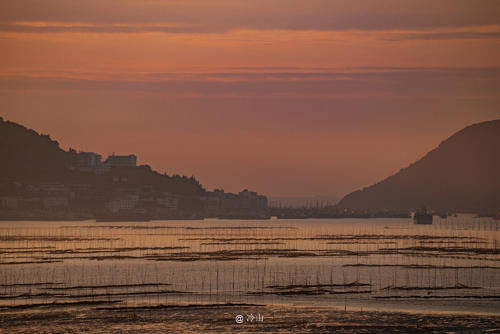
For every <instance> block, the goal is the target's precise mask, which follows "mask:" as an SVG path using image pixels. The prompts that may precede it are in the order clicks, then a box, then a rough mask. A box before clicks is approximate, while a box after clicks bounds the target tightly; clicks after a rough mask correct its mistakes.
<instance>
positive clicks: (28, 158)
mask: <svg viewBox="0 0 500 334" xmlns="http://www.w3.org/2000/svg"><path fill="white" fill-rule="evenodd" d="M0 156H1V157H2V163H1V164H0V181H3V183H4V185H6V187H8V185H9V184H11V183H12V182H18V183H22V184H43V183H62V184H86V185H91V186H95V187H97V188H98V189H97V190H99V191H106V189H105V188H111V187H112V184H113V181H114V180H116V177H120V178H122V179H123V178H125V179H126V180H127V186H129V187H132V186H137V185H143V186H150V187H153V188H155V189H156V190H158V191H164V192H170V193H172V194H178V195H184V196H199V195H200V194H201V193H203V192H204V191H205V190H204V189H203V187H202V186H201V185H200V184H199V183H198V181H197V180H196V179H195V178H193V177H190V178H188V177H185V176H179V175H174V176H169V175H164V174H159V173H157V172H155V171H153V170H152V169H151V168H150V167H149V166H147V165H145V166H139V167H136V168H120V169H115V170H113V169H112V170H111V171H110V172H109V173H106V174H102V175H99V174H94V173H85V172H81V171H79V170H78V169H77V168H75V166H76V165H77V160H78V153H77V152H76V151H74V150H72V149H70V150H69V151H65V150H63V149H61V148H60V147H59V143H58V142H57V141H55V140H52V139H51V138H50V136H49V135H43V134H39V133H37V132H36V131H34V130H31V129H27V128H26V127H24V126H22V125H19V124H16V123H14V122H9V121H4V120H3V119H2V118H1V117H0ZM6 187H3V190H0V194H1V193H2V192H6V191H9V190H7V189H5V188H6Z"/></svg>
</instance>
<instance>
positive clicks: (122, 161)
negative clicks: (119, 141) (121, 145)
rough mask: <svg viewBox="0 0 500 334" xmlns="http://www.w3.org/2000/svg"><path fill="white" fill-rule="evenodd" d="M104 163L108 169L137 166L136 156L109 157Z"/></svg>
mask: <svg viewBox="0 0 500 334" xmlns="http://www.w3.org/2000/svg"><path fill="white" fill-rule="evenodd" d="M106 163H107V164H108V165H109V166H110V167H136V166H137V156H135V155H134V154H129V155H114V154H113V155H110V156H109V157H108V159H106Z"/></svg>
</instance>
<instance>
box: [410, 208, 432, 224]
mask: <svg viewBox="0 0 500 334" xmlns="http://www.w3.org/2000/svg"><path fill="white" fill-rule="evenodd" d="M413 223H415V224H423V225H431V224H432V214H430V213H428V212H427V209H425V208H423V209H421V210H419V211H417V212H415V214H414V215H413Z"/></svg>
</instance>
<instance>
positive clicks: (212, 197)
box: [0, 152, 267, 220]
mask: <svg viewBox="0 0 500 334" xmlns="http://www.w3.org/2000/svg"><path fill="white" fill-rule="evenodd" d="M75 161H76V163H75V165H74V166H73V169H77V170H79V171H80V172H83V173H92V174H99V175H103V177H106V175H104V174H107V173H109V172H111V171H112V170H113V171H114V172H113V173H112V174H111V176H110V177H109V180H111V182H112V186H108V187H104V186H103V187H101V186H100V185H97V186H96V185H93V184H85V183H82V182H80V183H75V184H54V183H52V184H39V185H31V184H30V185H26V184H20V183H15V184H16V185H15V187H16V190H15V191H13V192H12V194H9V195H8V196H5V195H3V196H2V195H0V218H4V219H5V218H7V219H9V218H11V219H24V218H28V219H30V218H31V219H37V218H41V219H42V218H51V219H92V218H97V219H100V218H102V219H110V220H113V219H130V218H133V219H169V218H185V217H189V218H201V217H221V218H226V217H227V218H247V217H262V216H264V215H265V211H266V209H267V198H266V197H265V196H263V195H259V194H257V193H256V192H251V191H248V190H246V189H245V190H243V191H241V192H240V193H238V194H233V193H226V192H224V190H219V189H216V190H215V191H213V192H210V191H203V192H202V193H201V194H200V195H199V196H196V197H193V196H183V195H179V194H173V193H171V192H166V191H162V190H160V189H158V188H156V187H154V186H153V185H146V184H141V185H137V184H134V185H132V184H129V182H128V181H129V180H128V179H127V177H126V176H123V175H126V173H121V172H120V171H122V170H123V169H122V168H136V167H137V157H136V156H135V155H114V154H113V155H110V156H108V158H107V159H106V160H104V161H103V160H102V157H101V155H99V154H96V153H92V152H79V153H77V155H76V159H75ZM122 174H123V175H122ZM186 203H188V204H189V205H187V204H186Z"/></svg>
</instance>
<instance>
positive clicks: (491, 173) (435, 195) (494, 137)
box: [338, 120, 500, 212]
mask: <svg viewBox="0 0 500 334" xmlns="http://www.w3.org/2000/svg"><path fill="white" fill-rule="evenodd" d="M338 207H339V208H348V209H352V210H358V211H381V210H397V211H399V210H409V211H411V210H415V209H418V208H421V207H427V208H429V209H432V210H439V211H443V210H447V211H454V212H485V211H486V212H497V211H498V210H499V209H500V120H493V121H487V122H482V123H478V124H473V125H470V126H468V127H466V128H464V129H462V130H460V131H458V132H457V133H455V134H454V135H452V136H451V137H449V138H448V139H446V140H444V141H443V142H442V143H441V144H440V145H439V146H438V147H437V148H436V149H434V150H432V151H430V152H429V153H427V154H426V155H425V156H424V157H423V158H422V159H419V160H417V161H416V162H415V163H413V164H411V165H410V166H408V167H407V168H403V169H401V170H400V171H399V172H398V173H396V174H394V175H392V176H390V177H388V178H386V179H384V180H383V181H381V182H379V183H376V184H374V185H372V186H369V187H366V188H364V189H362V190H357V191H354V192H352V193H350V194H348V195H346V196H345V197H344V198H343V199H342V200H341V201H340V202H339V204H338Z"/></svg>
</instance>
